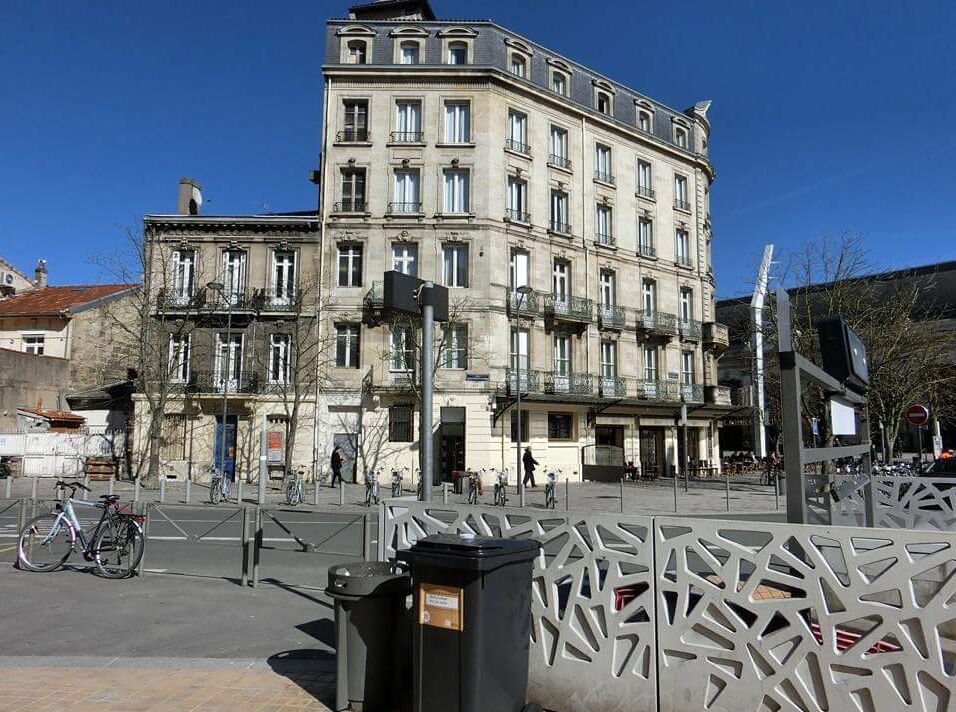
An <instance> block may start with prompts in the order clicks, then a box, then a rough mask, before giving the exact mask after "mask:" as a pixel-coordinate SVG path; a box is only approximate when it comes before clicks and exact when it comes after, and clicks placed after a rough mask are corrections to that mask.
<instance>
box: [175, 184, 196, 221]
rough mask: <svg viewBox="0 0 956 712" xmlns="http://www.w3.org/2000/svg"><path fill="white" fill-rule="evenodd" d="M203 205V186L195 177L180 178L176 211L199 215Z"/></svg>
mask: <svg viewBox="0 0 956 712" xmlns="http://www.w3.org/2000/svg"><path fill="white" fill-rule="evenodd" d="M201 207H202V186H201V185H199V182H198V181H197V180H195V179H194V178H180V179H179V201H178V204H177V206H176V212H177V213H178V214H180V215H199V209H200V208H201Z"/></svg>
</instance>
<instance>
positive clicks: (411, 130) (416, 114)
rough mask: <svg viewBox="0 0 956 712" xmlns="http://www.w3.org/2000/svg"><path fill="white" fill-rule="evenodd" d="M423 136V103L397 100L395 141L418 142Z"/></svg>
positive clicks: (393, 136) (393, 133) (393, 138)
mask: <svg viewBox="0 0 956 712" xmlns="http://www.w3.org/2000/svg"><path fill="white" fill-rule="evenodd" d="M422 138H423V136H422V104H421V102H419V101H398V102H395V130H394V131H393V132H392V141H394V142H395V143H418V142H421V140H422Z"/></svg>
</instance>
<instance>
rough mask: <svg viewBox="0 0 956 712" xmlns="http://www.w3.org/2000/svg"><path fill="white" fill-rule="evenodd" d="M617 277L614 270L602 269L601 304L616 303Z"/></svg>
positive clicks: (610, 304) (612, 304) (611, 304)
mask: <svg viewBox="0 0 956 712" xmlns="http://www.w3.org/2000/svg"><path fill="white" fill-rule="evenodd" d="M616 282H617V278H616V275H615V274H614V270H610V269H602V270H601V279H600V291H601V305H602V306H614V305H615V304H616V303H617V289H616V287H617V285H616Z"/></svg>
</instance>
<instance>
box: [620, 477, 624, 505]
mask: <svg viewBox="0 0 956 712" xmlns="http://www.w3.org/2000/svg"><path fill="white" fill-rule="evenodd" d="M621 514H624V478H623V477H622V478H621Z"/></svg>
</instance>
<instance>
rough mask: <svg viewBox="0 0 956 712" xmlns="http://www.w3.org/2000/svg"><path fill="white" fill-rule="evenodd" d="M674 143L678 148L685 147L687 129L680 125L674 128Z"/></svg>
mask: <svg viewBox="0 0 956 712" xmlns="http://www.w3.org/2000/svg"><path fill="white" fill-rule="evenodd" d="M674 143H676V144H677V146H678V147H679V148H687V129H685V128H682V127H680V126H676V127H675V128H674Z"/></svg>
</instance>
